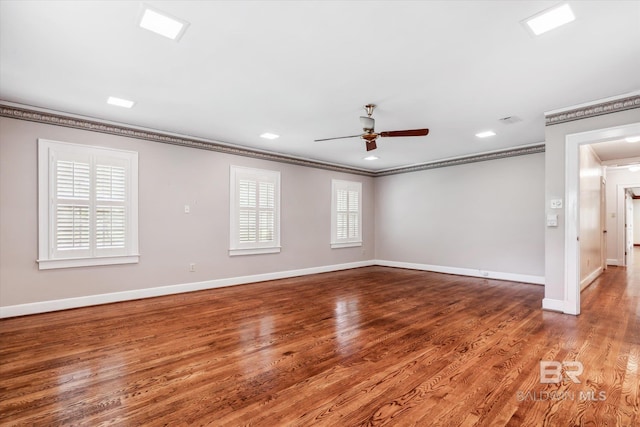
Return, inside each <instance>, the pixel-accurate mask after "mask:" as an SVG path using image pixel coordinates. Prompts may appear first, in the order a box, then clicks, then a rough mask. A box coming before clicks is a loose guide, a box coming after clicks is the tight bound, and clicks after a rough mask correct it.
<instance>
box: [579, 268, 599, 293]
mask: <svg viewBox="0 0 640 427" xmlns="http://www.w3.org/2000/svg"><path fill="white" fill-rule="evenodd" d="M602 271H603V270H602V267H598V268H596V269H595V270H594V271H593V272H592V273H591V274H589V275H588V276H587V277H585V278H584V279H582V280H581V281H580V290H581V291H582V290H584V288H586V287H587V286H589V285H590V284H591V282H593V281H594V280H596V279H597V278H598V277H600V275H601V274H602Z"/></svg>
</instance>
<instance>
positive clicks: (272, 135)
mask: <svg viewBox="0 0 640 427" xmlns="http://www.w3.org/2000/svg"><path fill="white" fill-rule="evenodd" d="M260 138H264V139H276V138H280V135H276V134H275V133H271V132H265V133H263V134H262V135H260Z"/></svg>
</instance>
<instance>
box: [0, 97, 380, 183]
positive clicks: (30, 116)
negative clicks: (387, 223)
mask: <svg viewBox="0 0 640 427" xmlns="http://www.w3.org/2000/svg"><path fill="white" fill-rule="evenodd" d="M0 116H2V117H10V118H13V119H18V120H25V121H30V122H37V123H44V124H49V125H55V126H64V127H69V128H74V129H82V130H88V131H91V132H100V133H108V134H112V135H118V136H124V137H128V138H136V139H144V140H148V141H154V142H161V143H164V144H173V145H180V146H183V147H190V148H198V149H200V150H209V151H217V152H220V153H225V154H232V155H236V156H245V157H252V158H255V159H261V160H270V161H275V162H280V163H289V164H293V165H298V166H307V167H313V168H319V169H327V170H332V171H336V172H345V173H352V174H356V175H364V176H374V175H375V173H374V172H372V171H369V170H366V169H357V168H351V167H348V166H340V165H334V164H331V163H325V162H320V161H313V160H306V159H300V158H297V157H293V156H286V155H282V154H276V153H268V152H264V151H258V150H251V149H249V148H244V147H240V146H234V145H227V144H222V143H219V142H215V141H207V140H199V139H194V138H189V137H185V136H176V135H169V134H166V133H162V132H158V131H150V130H142V129H137V128H134V127H130V126H126V125H120V124H118V125H116V124H109V123H104V122H100V121H97V120H91V119H84V118H76V117H70V116H66V115H64V114H55V113H50V112H42V111H36V110H31V109H28V108H24V107H23V108H19V107H14V106H9V105H5V104H2V103H0Z"/></svg>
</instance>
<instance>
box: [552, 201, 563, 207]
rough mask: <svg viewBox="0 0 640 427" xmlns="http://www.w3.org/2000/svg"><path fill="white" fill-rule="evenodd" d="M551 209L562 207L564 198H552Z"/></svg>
mask: <svg viewBox="0 0 640 427" xmlns="http://www.w3.org/2000/svg"><path fill="white" fill-rule="evenodd" d="M551 209H562V199H553V200H551Z"/></svg>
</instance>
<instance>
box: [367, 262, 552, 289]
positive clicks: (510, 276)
mask: <svg viewBox="0 0 640 427" xmlns="http://www.w3.org/2000/svg"><path fill="white" fill-rule="evenodd" d="M375 264H376V265H382V266H385V267H399V268H409V269H411V270H423V271H433V272H436V273H446V274H456V275H458V276H471V277H482V278H485V279H498V280H508V281H510V282H523V283H533V284H535V285H544V276H532V275H528V274H516V273H501V272H497V271H485V270H475V269H472V268H460V267H446V266H441V265H429V264H417V263H412V262H400V261H387V260H380V259H378V260H376V261H375Z"/></svg>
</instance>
